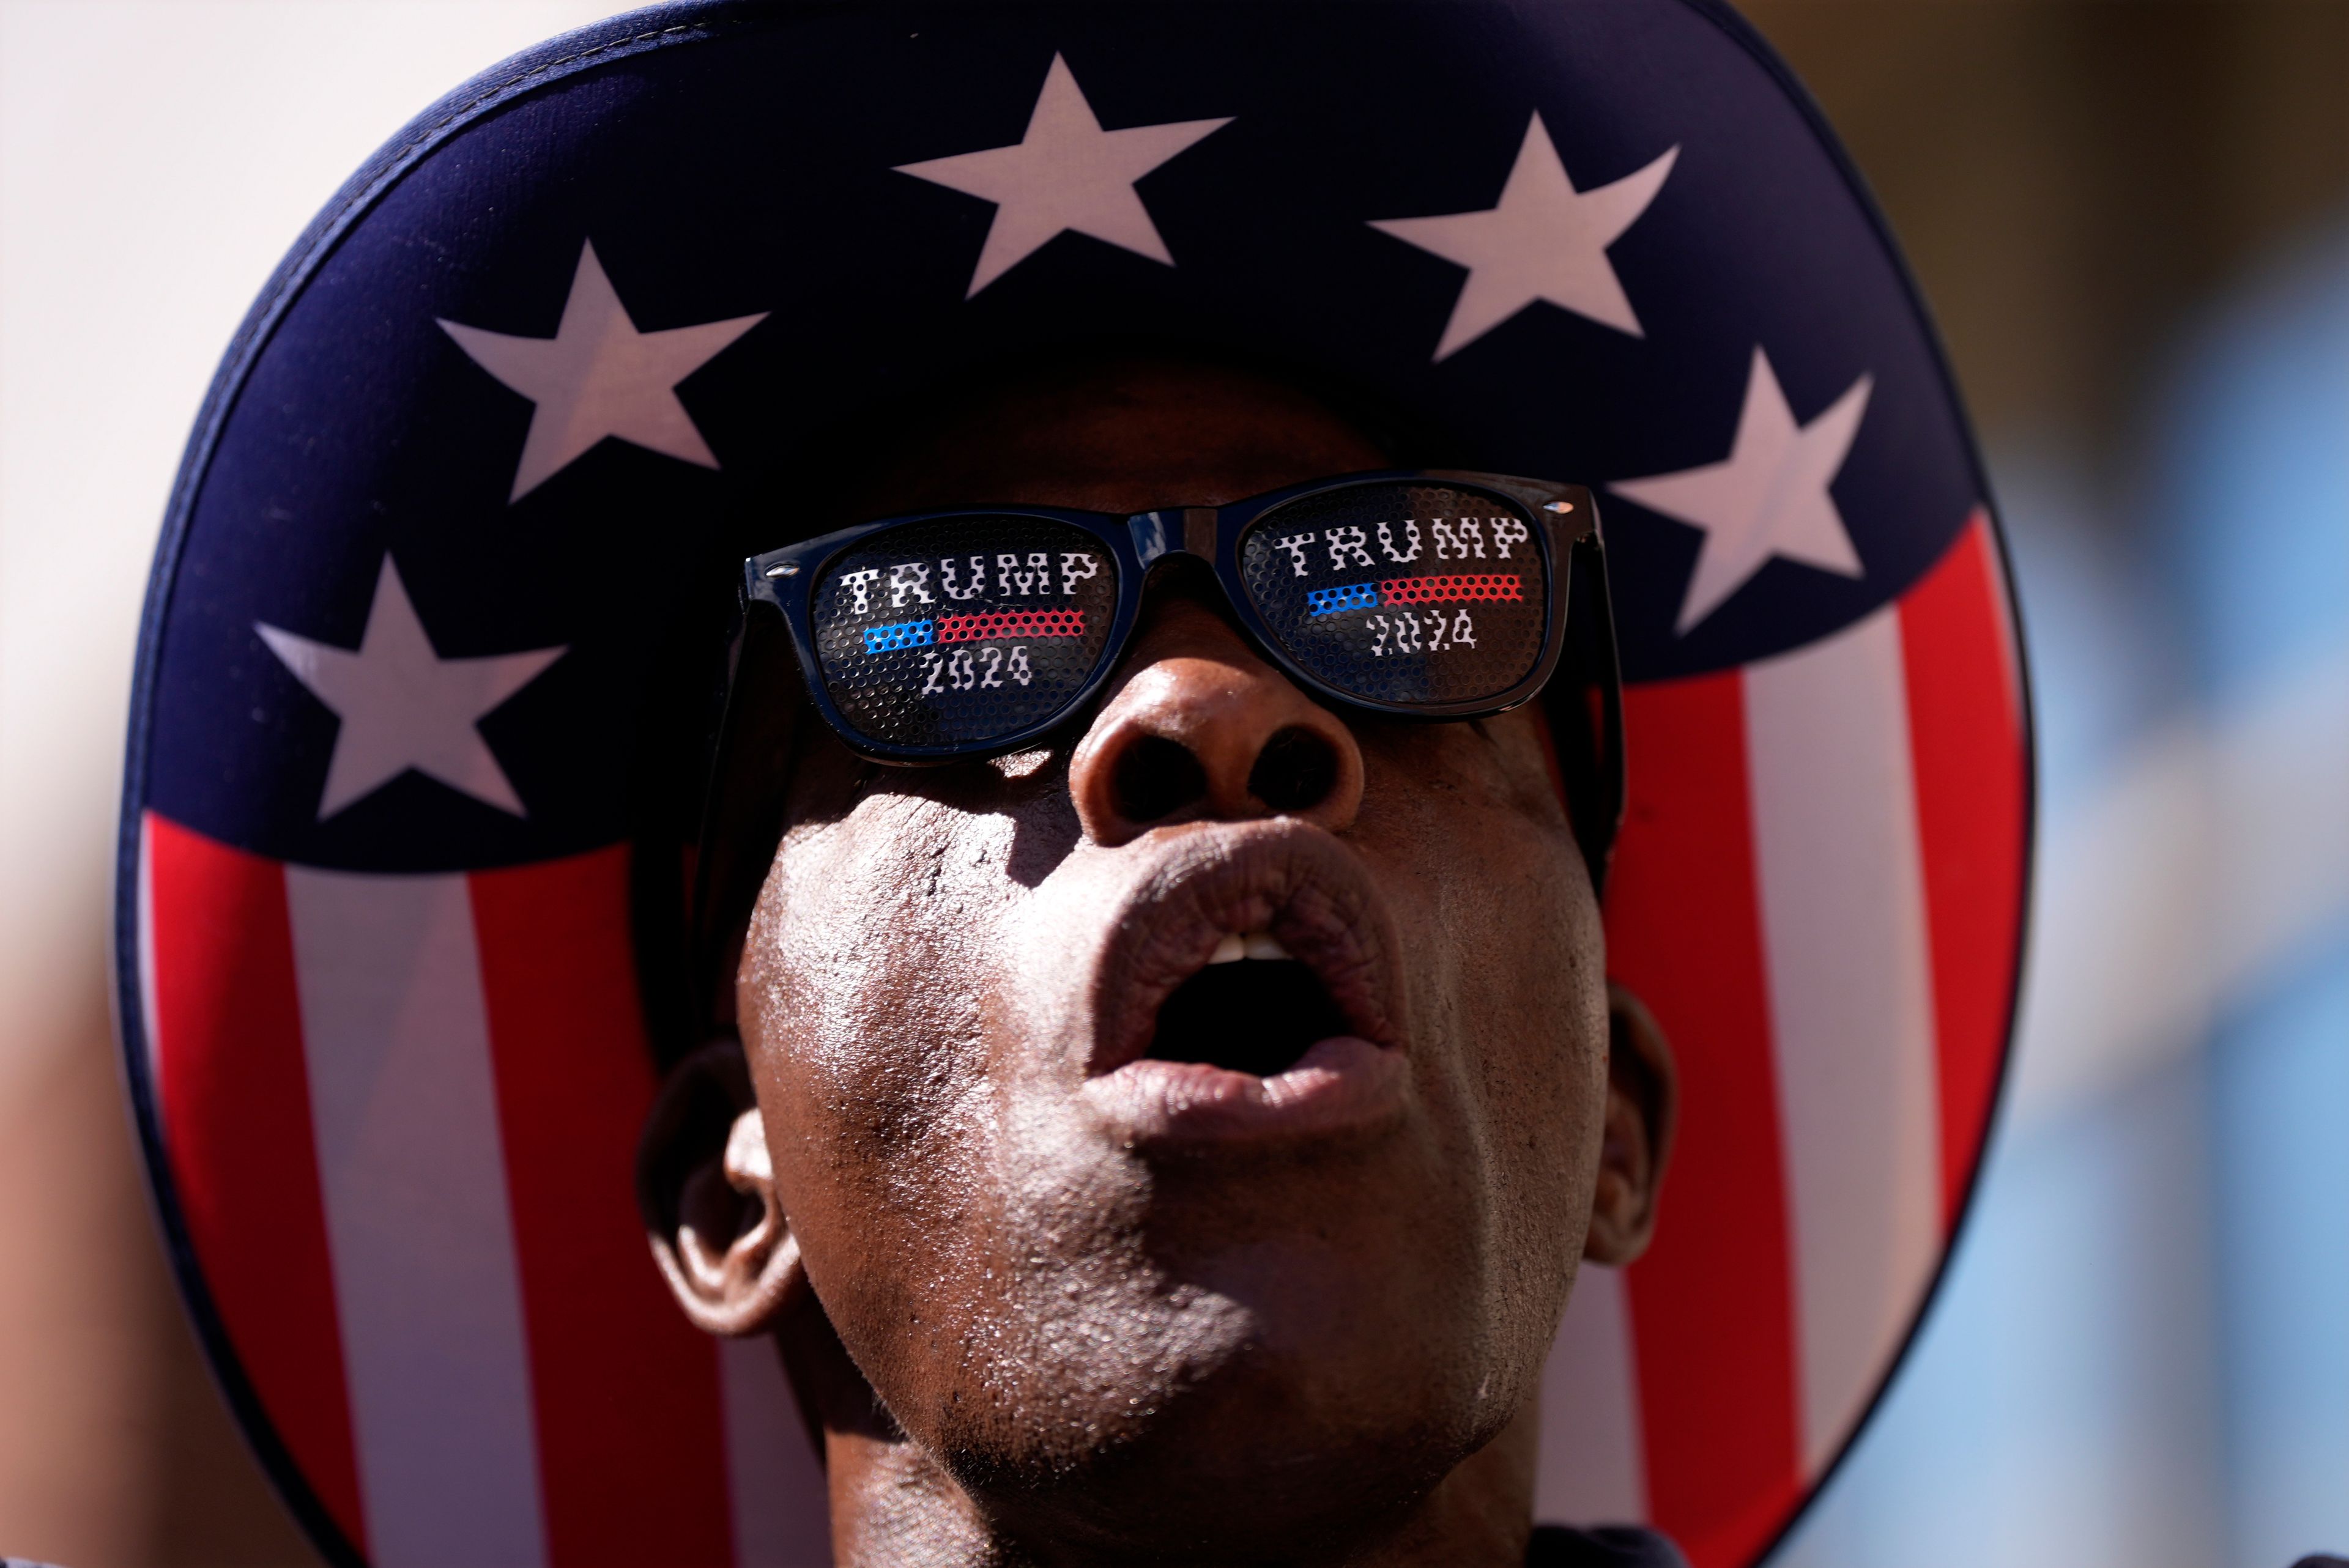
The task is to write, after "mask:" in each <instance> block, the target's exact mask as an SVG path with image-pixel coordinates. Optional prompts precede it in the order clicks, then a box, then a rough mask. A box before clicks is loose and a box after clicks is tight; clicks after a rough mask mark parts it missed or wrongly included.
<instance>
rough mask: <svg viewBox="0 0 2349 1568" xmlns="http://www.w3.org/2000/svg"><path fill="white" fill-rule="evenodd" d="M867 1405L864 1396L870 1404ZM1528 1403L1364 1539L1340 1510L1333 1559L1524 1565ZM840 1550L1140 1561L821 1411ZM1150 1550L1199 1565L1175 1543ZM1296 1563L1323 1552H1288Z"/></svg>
mask: <svg viewBox="0 0 2349 1568" xmlns="http://www.w3.org/2000/svg"><path fill="white" fill-rule="evenodd" d="M868 1408H869V1407H868ZM1538 1430H1539V1421H1538V1418H1537V1411H1536V1409H1535V1408H1534V1407H1533V1406H1532V1405H1530V1404H1528V1405H1527V1406H1526V1408H1525V1409H1523V1410H1520V1411H1519V1412H1518V1413H1517V1416H1516V1418H1515V1419H1514V1420H1512V1421H1511V1422H1510V1423H1509V1425H1508V1426H1507V1427H1506V1429H1503V1431H1502V1433H1501V1435H1500V1436H1499V1437H1497V1438H1495V1439H1494V1440H1493V1441H1492V1442H1490V1443H1488V1444H1486V1445H1485V1447H1484V1448H1483V1449H1479V1450H1478V1451H1477V1452H1475V1453H1474V1454H1471V1455H1470V1456H1469V1457H1468V1458H1467V1459H1465V1460H1463V1461H1461V1463H1460V1464H1459V1465H1458V1466H1456V1467H1455V1468H1454V1470H1453V1471H1452V1473H1451V1474H1449V1475H1447V1476H1446V1477H1444V1480H1442V1481H1441V1482H1439V1483H1437V1485H1436V1486H1435V1488H1434V1490H1433V1491H1430V1492H1429V1493H1428V1494H1427V1496H1426V1497H1425V1498H1423V1499H1422V1500H1421V1501H1420V1503H1419V1505H1418V1506H1417V1507H1416V1508H1414V1509H1413V1510H1412V1511H1410V1512H1409V1513H1407V1514H1405V1515H1403V1516H1402V1518H1401V1519H1399V1520H1398V1521H1396V1522H1395V1523H1394V1524H1393V1525H1392V1527H1391V1528H1390V1529H1389V1530H1387V1531H1386V1532H1382V1533H1381V1534H1380V1535H1378V1536H1376V1537H1374V1538H1372V1539H1371V1540H1369V1541H1363V1540H1361V1539H1360V1538H1359V1536H1357V1535H1356V1534H1355V1533H1354V1530H1353V1528H1352V1522H1351V1521H1346V1522H1337V1521H1333V1522H1332V1524H1333V1527H1332V1530H1331V1532H1330V1533H1331V1536H1332V1539H1333V1540H1338V1541H1341V1542H1344V1544H1343V1545H1342V1546H1341V1547H1340V1548H1338V1549H1335V1550H1334V1551H1333V1553H1332V1554H1331V1555H1330V1557H1329V1558H1328V1559H1327V1560H1326V1561H1327V1563H1329V1564H1330V1568H1335V1565H1336V1564H1338V1563H1344V1564H1346V1568H1437V1565H1441V1568H1523V1564H1524V1563H1525V1560H1526V1541H1527V1539H1528V1538H1529V1537H1530V1535H1531V1534H1532V1530H1533V1523H1532V1521H1533V1474H1534V1455H1535V1443H1536V1439H1537V1435H1538ZM824 1455H825V1469H826V1471H827V1472H828V1474H829V1477H830V1491H831V1502H832V1540H833V1563H834V1564H835V1565H836V1568H1108V1564H1110V1563H1112V1562H1114V1563H1118V1564H1132V1563H1135V1562H1137V1561H1138V1560H1139V1559H1137V1558H1136V1556H1135V1555H1134V1553H1133V1552H1132V1551H1131V1550H1122V1551H1120V1552H1119V1553H1116V1554H1115V1556H1114V1557H1113V1558H1112V1557H1104V1556H1102V1555H1100V1554H1098V1553H1095V1552H1094V1551H1092V1550H1091V1549H1088V1548H1072V1547H1071V1546H1069V1545H1068V1544H1067V1543H1065V1542H1053V1541H1050V1540H1035V1539H1019V1540H1015V1539H1012V1538H1011V1537H1010V1536H1009V1535H1008V1534H1006V1533H1005V1532H1003V1531H1002V1530H1001V1529H1000V1528H999V1526H998V1525H995V1524H993V1523H990V1522H989V1521H988V1517H987V1514H986V1512H985V1511H984V1510H982V1509H981V1508H980V1507H979V1505H978V1503H977V1502H976V1501H974V1500H973V1499H972V1498H971V1497H970V1495H969V1494H968V1493H967V1492H966V1491H963V1489H962V1488H961V1487H960V1486H959V1485H958V1484H957V1482H956V1481H955V1480H954V1478H953V1477H951V1476H949V1475H948V1474H947V1472H946V1470H945V1469H944V1468H943V1467H941V1466H940V1465H939V1464H938V1463H937V1461H936V1460H935V1459H933V1458H932V1457H931V1456H930V1454H929V1453H928V1451H927V1450H926V1449H923V1448H922V1447H921V1446H920V1445H919V1444H918V1443H916V1442H914V1441H912V1440H911V1439H907V1438H905V1436H904V1435H903V1434H901V1433H897V1432H895V1431H881V1430H876V1429H874V1425H873V1423H872V1422H870V1421H869V1420H866V1421H863V1422H854V1421H852V1422H845V1423H840V1424H833V1423H832V1422H829V1421H828V1422H827V1423H826V1429H825V1432H824ZM1147 1561H1149V1562H1151V1563H1164V1565H1165V1568H1193V1565H1194V1564H1195V1563H1196V1561H1197V1560H1195V1559H1193V1558H1190V1557H1187V1556H1185V1555H1184V1554H1183V1553H1181V1552H1180V1551H1177V1550H1170V1551H1169V1552H1168V1553H1165V1554H1164V1556H1161V1555H1159V1554H1156V1553H1153V1554H1151V1555H1150V1556H1149V1558H1148V1559H1147ZM1288 1561H1289V1562H1293V1563H1298V1564H1299V1568H1309V1565H1310V1568H1318V1564H1319V1562H1321V1561H1322V1560H1318V1559H1296V1558H1290V1559H1288Z"/></svg>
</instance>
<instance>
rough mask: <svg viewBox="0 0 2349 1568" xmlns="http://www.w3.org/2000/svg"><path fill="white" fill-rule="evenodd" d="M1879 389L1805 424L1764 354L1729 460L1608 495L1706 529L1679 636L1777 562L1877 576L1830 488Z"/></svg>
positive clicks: (1864, 380)
mask: <svg viewBox="0 0 2349 1568" xmlns="http://www.w3.org/2000/svg"><path fill="white" fill-rule="evenodd" d="M1873 386H1874V380H1873V378H1872V377H1867V376H1862V377H1860V378H1859V379H1858V380H1857V381H1855V382H1853V383H1852V384H1851V386H1850V387H1849V388H1847V390H1846V391H1845V393H1844V395H1843V396H1842V397H1838V398H1837V399H1836V400H1835V401H1834V402H1833V403H1831V404H1829V405H1827V407H1826V411H1825V412H1823V413H1821V414H1820V415H1819V416H1818V417H1817V418H1814V419H1813V420H1811V422H1810V423H1809V424H1807V425H1797V424H1795V411H1794V409H1792V408H1791V407H1788V406H1787V403H1786V395H1785V393H1784V392H1783V391H1781V390H1779V387H1778V377H1776V375H1775V374H1774V373H1773V372H1772V371H1771V369H1770V356H1768V355H1766V354H1764V353H1763V352H1762V350H1761V348H1760V347H1759V346H1757V347H1755V349H1754V368H1753V373H1752V374H1751V375H1750V376H1749V377H1747V379H1746V383H1745V407H1744V411H1743V412H1741V413H1740V414H1739V415H1738V416H1737V435H1736V438H1735V439H1734V440H1733V442H1732V443H1731V445H1730V449H1729V456H1728V458H1727V459H1724V460H1723V461H1721V462H1718V463H1708V464H1706V465H1704V466H1703V467H1702V468H1694V469H1683V470H1682V472H1680V473H1676V474H1660V475H1658V476H1656V477H1655V478H1653V479H1644V480H1616V481H1615V482H1613V483H1612V484H1610V485H1609V486H1608V487H1607V488H1608V489H1609V490H1613V491H1615V492H1616V493H1617V494H1618V495H1625V496H1629V497H1630V498H1631V499H1632V500H1635V501H1638V502H1639V503H1640V505H1641V506H1644V507H1646V508H1648V509H1649V510H1650V511H1660V512H1661V513H1663V514H1664V515H1665V516H1666V517H1670V518H1674V519H1677V520H1678V521H1682V522H1685V523H1689V524H1692V526H1694V527H1697V528H1701V529H1702V530H1704V548H1703V550H1702V552H1701V553H1699V555H1698V556H1697V560H1696V570H1695V571H1694V572H1692V573H1690V574H1689V584H1688V591H1687V593H1686V594H1685V596H1683V597H1682V600H1681V614H1680V624H1678V625H1677V626H1676V627H1674V628H1673V629H1674V630H1675V631H1676V632H1678V633H1680V634H1682V635H1685V634H1687V633H1688V631H1689V628H1691V627H1692V626H1694V625H1695V624H1697V623H1698V622H1699V621H1702V620H1703V619H1704V618H1705V617H1706V616H1707V615H1710V614H1713V611H1714V610H1715V609H1716V608H1717V607H1719V605H1720V604H1721V603H1722V601H1723V600H1724V599H1727V598H1728V597H1729V596H1730V595H1731V594H1733V593H1736V592H1737V591H1738V589H1740V588H1742V587H1744V585H1745V582H1746V580H1747V579H1748V578H1750V577H1752V576H1753V575H1754V573H1756V572H1759V571H1761V570H1762V567H1763V565H1764V562H1767V561H1768V560H1769V559H1770V558H1771V557H1772V556H1774V555H1783V556H1785V558H1786V559H1787V560H1789V561H1799V562H1802V563H1803V564H1804V565H1806V566H1816V567H1817V568H1819V569H1820V570H1821V571H1825V572H1835V573H1841V574H1842V575H1844V576H1846V577H1864V576H1866V575H1867V574H1868V573H1867V569H1866V568H1865V567H1863V566H1862V565H1861V564H1860V561H1859V552H1857V551H1856V550H1854V549H1853V548H1852V543H1851V534H1850V532H1849V531H1848V530H1847V529H1846V528H1845V527H1844V523H1843V514H1842V513H1841V512H1839V511H1837V510H1836V503H1835V497H1834V496H1832V495H1830V494H1828V493H1827V487H1828V486H1830V485H1832V484H1834V483H1835V478H1836V475H1837V473H1839V472H1841V471H1842V469H1843V460H1844V457H1845V455H1846V454H1847V453H1848V452H1849V451H1850V450H1851V443H1852V438H1853V437H1855V436H1857V434H1858V433H1859V421H1860V417H1861V416H1862V415H1863V414H1865V413H1866V412H1867V411H1868V392H1869V390H1870V389H1871V388H1872V387H1873Z"/></svg>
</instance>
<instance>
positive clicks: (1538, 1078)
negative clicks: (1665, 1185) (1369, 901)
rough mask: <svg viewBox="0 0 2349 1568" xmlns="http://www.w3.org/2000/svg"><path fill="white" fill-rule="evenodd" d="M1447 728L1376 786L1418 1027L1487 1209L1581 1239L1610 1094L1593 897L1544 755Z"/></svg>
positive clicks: (1514, 1226)
mask: <svg viewBox="0 0 2349 1568" xmlns="http://www.w3.org/2000/svg"><path fill="white" fill-rule="evenodd" d="M1453 741H1454V743H1453V744H1451V745H1449V746H1447V747H1445V748H1430V751H1431V752H1432V753H1433V755H1429V756H1423V757H1422V758H1419V759H1418V761H1417V765H1416V766H1415V767H1413V768H1412V769H1407V770H1403V772H1402V776H1401V777H1397V778H1394V779H1391V780H1390V782H1389V789H1388V790H1387V791H1384V793H1387V794H1389V795H1390V796H1391V797H1392V800H1391V810H1390V811H1389V812H1388V813H1385V814H1387V815H1391V816H1392V819H1393V820H1394V823H1395V830H1393V831H1392V832H1391V833H1386V834H1383V835H1381V836H1383V837H1385V838H1386V839H1387V840H1388V841H1389V844H1390V846H1391V849H1390V859H1391V861H1392V863H1393V864H1394V865H1395V866H1396V869H1397V870H1398V872H1400V873H1401V874H1400V875H1399V876H1398V877H1397V878H1396V890H1397V894H1398V896H1397V897H1396V908H1395V913H1396V917H1397V921H1398V923H1399V924H1400V925H1401V927H1402V934H1403V941H1404V947H1405V953H1406V964H1407V965H1408V971H1409V975H1410V979H1411V985H1412V1012H1413V1025H1414V1030H1415V1032H1416V1035H1417V1039H1418V1042H1419V1043H1423V1044H1424V1045H1425V1046H1426V1047H1429V1048H1428V1049H1427V1050H1426V1053H1425V1054H1426V1057H1427V1061H1426V1068H1427V1070H1428V1072H1430V1073H1431V1074H1433V1076H1434V1078H1435V1081H1434V1082H1433V1083H1431V1085H1430V1089H1431V1092H1432V1093H1433V1094H1435V1095H1437V1096H1440V1097H1442V1098H1443V1099H1446V1100H1449V1101H1451V1102H1452V1103H1451V1112H1452V1114H1451V1117H1450V1119H1452V1120H1453V1121H1454V1129H1453V1136H1454V1139H1455V1140H1457V1152H1458V1153H1459V1155H1460V1156H1461V1157H1462V1158H1463V1159H1464V1161H1470V1162H1473V1165H1474V1168H1475V1169H1477V1170H1480V1171H1483V1172H1484V1173H1485V1182H1486V1186H1485V1193H1484V1201H1485V1203H1486V1204H1488V1205H1489V1208H1488V1212H1489V1213H1490V1215H1491V1216H1492V1219H1493V1222H1495V1224H1497V1225H1498V1226H1500V1227H1501V1228H1502V1229H1504V1230H1505V1231H1506V1232H1508V1233H1511V1234H1512V1236H1513V1238H1514V1241H1515V1242H1516V1243H1526V1244H1535V1243H1537V1240H1538V1239H1539V1238H1542V1237H1547V1238H1549V1239H1550V1241H1552V1242H1554V1243H1557V1244H1558V1245H1564V1246H1568V1247H1569V1248H1571V1249H1574V1250H1578V1248H1579V1246H1580V1232H1581V1229H1582V1227H1583V1225H1584V1224H1586V1223H1587V1222H1588V1204H1589V1199H1590V1192H1589V1188H1590V1184H1591V1182H1592V1181H1593V1179H1594V1174H1595V1171H1596V1168H1597V1158H1598V1150H1599V1128H1600V1112H1601V1110H1602V1109H1603V1106H1604V1097H1605V1092H1606V1049H1605V1044H1606V1037H1607V1036H1606V985H1605V975H1604V968H1605V965H1604V938H1603V936H1602V934H1601V932H1600V929H1599V914H1598V907H1597V903H1596V900H1595V899H1594V898H1593V896H1592V893H1591V891H1590V884H1589V879H1588V873H1587V872H1586V871H1585V869H1584V866H1583V863H1582V857H1581V853H1580V851H1579V850H1578V848H1577V847H1576V845H1575V842H1574V839H1573V835H1572V832H1571V830H1570V829H1569V828H1568V824H1567V822H1566V820H1565V817H1564V814H1563V812H1562V810H1558V809H1557V805H1556V800H1555V796H1554V794H1553V793H1552V792H1551V787H1550V785H1549V783H1548V780H1547V774H1546V771H1545V770H1544V769H1542V765H1541V762H1540V759H1539V757H1538V755H1537V754H1535V753H1531V752H1527V751H1525V750H1524V748H1517V747H1505V748H1499V749H1498V750H1497V751H1496V750H1495V749H1493V748H1486V747H1485V744H1484V743H1483V742H1481V741H1476V740H1473V739H1471V738H1466V737H1454V738H1453ZM1543 1250H1547V1248H1544V1249H1543Z"/></svg>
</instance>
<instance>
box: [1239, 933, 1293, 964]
mask: <svg viewBox="0 0 2349 1568" xmlns="http://www.w3.org/2000/svg"><path fill="white" fill-rule="evenodd" d="M1247 955H1248V956H1249V957H1250V958H1272V959H1279V958H1287V957H1288V948H1286V947H1283V946H1282V945H1281V944H1279V943H1278V941H1276V940H1275V939H1274V937H1273V934H1272V933H1270V932H1268V931H1251V932H1249V933H1248V934H1247Z"/></svg>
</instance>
